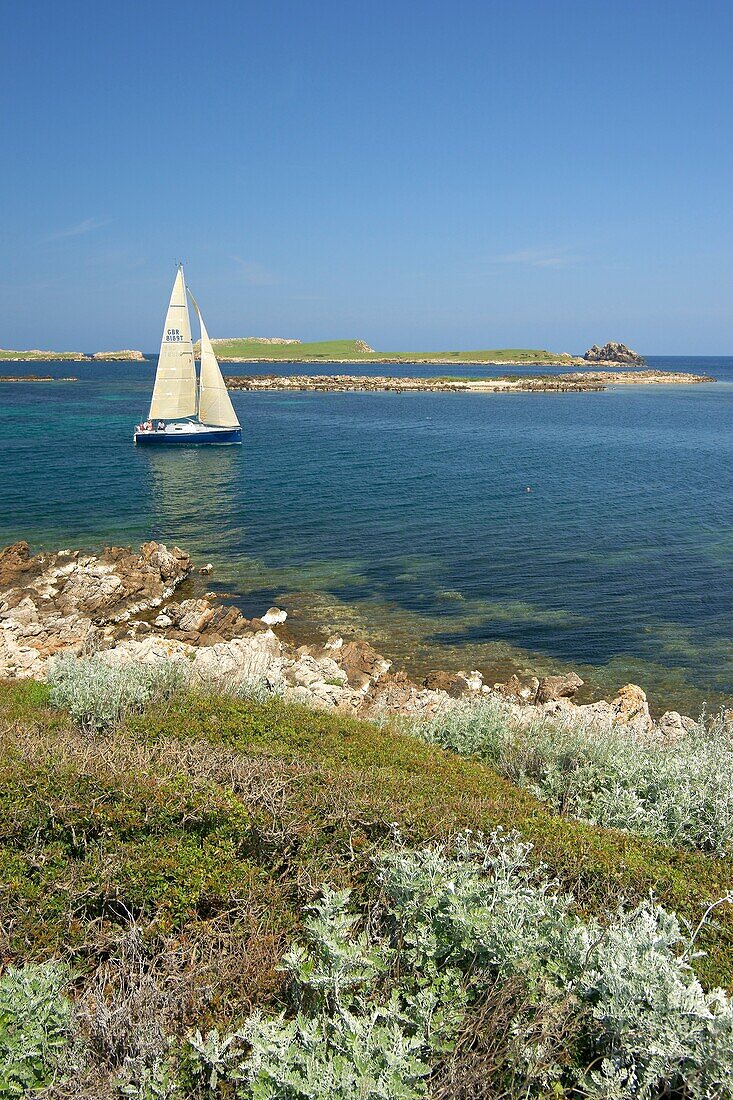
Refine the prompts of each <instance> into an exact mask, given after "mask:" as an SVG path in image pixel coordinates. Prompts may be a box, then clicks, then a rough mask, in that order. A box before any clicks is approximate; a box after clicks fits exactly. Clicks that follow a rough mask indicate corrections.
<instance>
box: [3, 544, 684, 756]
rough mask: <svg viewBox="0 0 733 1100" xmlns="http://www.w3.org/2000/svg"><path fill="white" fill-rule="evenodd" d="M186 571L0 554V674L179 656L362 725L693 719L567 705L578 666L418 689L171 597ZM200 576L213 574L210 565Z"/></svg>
mask: <svg viewBox="0 0 733 1100" xmlns="http://www.w3.org/2000/svg"><path fill="white" fill-rule="evenodd" d="M193 568H194V565H193V562H192V560H191V558H190V556H189V555H188V554H187V553H186V552H185V551H183V550H180V549H178V547H172V548H168V547H166V546H164V545H163V544H161V543H157V542H147V543H144V544H143V545H142V546H141V547H140V550H139V551H137V552H136V551H133V550H132V549H130V548H129V547H110V548H107V549H106V550H104V551H103V552H102V553H101V554H99V555H96V554H89V553H85V552H83V551H81V550H60V551H57V552H55V553H40V554H36V555H31V553H30V550H29V547H28V544H27V543H26V542H18V543H15V544H13V545H12V546H8V547H6V548H5V549H4V550H2V551H0V678H2V679H11V680H12V679H30V678H33V679H44V678H45V676H46V673H47V670H48V662H49V661H50V660H52V659H53V658H54V657H55V656H57V655H58V654H63V653H69V654H75V655H88V656H91V655H93V654H95V655H97V656H98V657H99V658H100V659H101V660H103V661H104V662H106V663H108V664H110V665H124V664H127V663H132V662H136V663H137V662H142V663H154V662H158V661H161V660H165V659H181V660H185V661H186V662H187V667H188V668H189V669H190V674H191V676H192V677H193V679H194V681H196V680H197V679H198V680H200V681H201V682H202V683H205V684H207V685H210V686H211V685H213V686H216V685H220V686H221V687H222V688H229V687H231V686H236V685H237V684H243V685H253V684H256V685H258V686H259V688H260V689H261V690H264V691H268V692H272V693H273V694H277V695H280V696H282V697H283V698H284V699H286V700H288V701H293V702H301V703H305V704H307V705H309V706H316V707H323V708H327V709H333V710H338V711H341V712H343V713H347V714H351V715H361V716H364V717H370V718H375V717H380V716H385V715H392V716H395V715H398V716H405V717H407V718H410V719H413V720H414V719H417V720H419V719H429V718H433V717H435V716H436V715H438V714H439V713H441V712H442V711H445V710H446V709H448V708H450V707H453V706H456V705H457V703H458V702H459V701H460V703H461V704H465V703H466V701H468V702H470V701H471V700H476V701H478V700H482V699H485V698H487V697H490V698H494V699H495V700H497V701H499V702H500V703H501V705H502V706H504V707H505V708H506V709H507V713H508V714H509V715H511V717H512V720H514V721H516V722H517V723H519V724H525V723H526V724H530V723H532V722H533V721H536V720H537V719H543V718H552V719H555V720H558V721H582V722H584V723H585V724H587V725H589V726H595V727H598V728H599V729H604V728H609V727H615V728H620V729H622V730H624V731H626V732H628V733H629V734H630V735H632V736H640V737H641V736H662V737H667V738H668V737H675V736H679V735H680V734H681V733H683V732H684V731H685V730H686V729H689V728H691V726H694V725H695V724H696V723H695V722H694V721H693V720H692V719H690V718H687V717H684V716H682V715H680V714H678V713H677V712H675V711H669V712H667V713H666V714H664V715H662V717H661V718H660V719H659V720H658V721H657V722H654V721H653V719H652V717H651V714H650V711H649V705H648V702H647V698H646V695H645V694H644V692H643V691H642V689H641V688H640V687H638V686H636V685H635V684H626V685H624V686H623V687H622V688H620V690H619V692H618V694H617V695H616V696H615V697H614V698H613V699H612V700H611V701H610V702H607V701H605V700H601V701H598V702H594V703H587V704H583V705H579V704H577V703H575V701H574V697H575V695H576V694H577V692H578V690H579V689H580V688H581V687H582V686H583V681H582V679H581V678H580V677H579V676H578V675H576V674H575V673H572V672H571V673H565V674H563V675H557V676H545V677H543V678H542V679H537V678H536V677H531V676H523V677H519V676H516V675H515V676H512V677H510V679H509V680H508V681H506V682H505V683H495V684H487V683H485V682H484V677H483V676H482V674H481V673H480V672H479V671H476V670H473V671H463V672H446V671H440V670H437V671H434V672H431V673H429V674H428V675H427V676H426V677H425V678H424V680H423V681H422V683H417V682H415V681H414V680H411V679H410V678H409V677H408V676H407V674H406V673H405V672H402V671H400V670H394V669H393V668H392V662H391V661H389V660H388V659H386V658H385V657H384V656H382V655H381V654H380V653H378V652H377V651H376V650H375V649H374V648H373V646H371V645H370V644H369V643H368V642H366V641H363V640H360V639H351V640H347V639H344V638H343V637H341V636H340V635H337V634H336V635H332V636H331V637H329V638H327V639H325V640H324V641H321V642H317V643H313V644H308V645H297V644H296V643H295V642H294V641H293V640H292V638H291V637H289V635H288V630H287V613H286V612H285V611H283V610H281V609H280V608H277V607H271V608H269V609H268V610H267V611H266V612H265V613H264V614H263V615H262V617H261V618H259V617H255V618H252V619H247V618H246V617H245V616H244V615H242V613H241V612H240V611H239V609H238V608H237V607H235V606H233V605H227V604H225V603H223V602H222V600H221V599H220V598H219V597H218V596H216V595H215V594H214V593H207V594H206V595H204V596H200V597H191V598H187V599H183V600H178V599H175V598H174V596H175V595H176V589H177V588H178V586H179V585H180V584H181V583H182V582H183V581H184V580H185V579H186V578H187V577H188V576H189V575H190V574H191V573H192V571H193ZM198 572H199V573H200V574H202V575H207V574H208V573H210V572H211V566H209V565H205V566H203V567H201V568H200V569H199V570H198Z"/></svg>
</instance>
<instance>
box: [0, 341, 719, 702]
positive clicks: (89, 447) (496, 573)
mask: <svg viewBox="0 0 733 1100" xmlns="http://www.w3.org/2000/svg"><path fill="white" fill-rule="evenodd" d="M650 363H651V365H653V366H668V367H674V368H676V369H689V370H694V371H697V372H708V373H711V374H713V375H714V376H715V377H716V378H717V379H719V381H717V382H716V383H714V384H709V385H701V386H694V387H659V388H656V387H633V388H632V387H619V388H616V389H609V390H607V391H606V392H604V393H588V394H515V395H468V394H348V393H343V394H284V393H271V394H261V393H258V394H246V393H235V394H234V395H233V400H234V404H235V407H236V408H237V411H238V414H239V416H240V419H241V421H242V425H243V427H244V438H245V443H244V446H242V447H240V448H227V449H216V448H212V449H201V450H190V451H188V450H187V451H171V452H166V451H148V450H146V449H142V448H139V449H135V448H134V447H133V445H132V439H131V435H132V428H133V426H134V423H135V422H136V420H138V419H140V418H141V417H142V416H143V415H144V414H145V412H146V408H147V402H148V400H149V394H150V389H151V386H152V378H153V371H154V363H149V364H146V365H144V366H140V365H135V364H102V365H86V364H52V365H50V364H40V363H34V364H7V365H3V366H2V373H12V374H23V373H40V374H47V373H52V374H54V375H57V376H58V375H64V374H66V375H68V374H74V375H76V376H78V377H79V379H80V381H79V382H76V383H69V384H63V383H59V384H54V385H40V384H37V385H34V384H24V383H13V384H5V385H2V386H0V402H1V404H0V460H1V461H2V470H3V479H2V488H1V489H0V502H1V503H2V508H1V510H0V542H3V543H4V542H10V541H14V540H16V539H19V538H26V539H28V540H29V541H30V542H31V544H32V545H33V546H34V548H39V547H41V546H45V547H58V546H62V545H63V546H71V545H73V546H90V547H98V546H101V545H103V544H104V543H117V544H120V543H122V544H135V543H139V542H142V541H144V540H146V539H148V538H151V537H152V538H159V539H162V540H164V541H170V542H176V543H178V544H179V545H181V546H183V547H185V548H187V549H189V550H190V551H191V552H192V553H193V554H194V555H195V556H196V558H197V560H198V561H199V562H201V561H211V562H213V563H214V565H215V573H214V574H213V577H212V587H214V588H217V587H218V589H219V590H220V591H228V592H232V593H235V594H236V597H237V599H238V601H239V602H240V604H241V605H242V607H243V608H244V609H245V611H247V612H249V613H254V612H261V611H262V610H263V609H264V607H265V606H267V605H268V604H269V603H270V602H273V601H277V602H280V603H283V604H284V605H285V606H286V607H287V608H288V609H289V610H290V611H291V620H290V621H291V623H292V628H293V630H294V631H295V632H296V633H302V634H303V635H307V634H308V633H309V632H312V631H314V630H315V629H316V628H318V627H324V628H325V629H332V628H340V629H345V630H353V631H355V632H356V631H358V632H359V633H360V634H366V635H368V636H370V637H372V638H373V640H374V641H375V642H376V643H377V644H378V645H380V646H381V648H382V649H383V650H384V651H386V652H388V654H389V655H390V656H393V657H394V658H395V659H396V660H398V661H399V662H400V663H406V664H407V665H408V667H410V668H411V669H413V670H414V671H418V670H420V669H424V668H426V667H466V666H470V667H478V668H481V669H482V670H484V671H485V672H486V673H487V675H488V676H490V677H491V676H498V675H504V674H505V673H506V672H508V671H511V670H512V669H514V668H518V669H522V668H527V669H529V668H532V669H538V670H540V671H543V670H550V669H560V668H565V667H567V666H572V667H574V668H577V669H579V670H580V671H581V674H584V675H585V676H586V677H588V679H589V693H590V694H595V695H598V694H601V693H607V692H608V691H609V690H611V689H612V688H615V687H617V686H618V685H619V684H621V683H623V682H625V681H627V680H629V679H632V680H635V681H636V682H639V683H641V684H642V685H643V686H644V687H645V688H646V689H647V691H648V692H649V694H650V697H651V699H652V701H653V703H654V705H655V706H656V707H657V709H659V708H664V707H667V706H675V707H681V708H683V709H686V710H687V711H688V712H690V711H692V712H694V711H695V710H696V709H697V708H699V706H700V705H701V704H702V702H703V701H704V700H707V701H708V703H709V704H711V705H717V704H718V703H720V702H722V701H723V700H725V699H728V700H730V699H731V698H733V479H732V478H731V469H732V468H733V359H669V360H661V359H658V360H650ZM262 369H263V368H262V367H247V366H242V367H236V366H232V365H228V366H227V367H226V371H227V372H229V373H235V372H239V373H252V372H253V371H254V370H262ZM303 369H304V368H303V367H302V366H300V365H299V366H298V367H297V368H292V367H288V366H287V365H281V367H280V370H281V371H282V372H283V373H287V372H290V371H291V370H297V371H298V372H302V371H303ZM312 370H313V372H314V373H327V372H332V373H337V372H340V373H344V372H345V371H348V370H352V371H354V372H355V373H364V371H363V369H362V368H361V367H358V368H356V367H354V368H348V367H344V366H341V365H339V366H333V367H331V366H329V365H327V364H325V365H319V366H318V367H317V368H315V367H314V368H312ZM384 371H385V368H384V367H375V368H373V371H372V373H384ZM445 372H446V368H445V367H441V368H438V369H434V370H433V369H431V368H422V367H415V368H413V373H416V374H422V373H433V374H440V373H443V374H444V373H445ZM400 373H408V370H407V369H405V370H404V371H403V370H402V368H400ZM459 373H475V374H479V375H486V374H490V373H502V371H501V370H496V371H494V372H492V371H491V370H487V369H482V368H474V369H471V368H466V369H465V371H464V370H463V369H461V371H460V372H459ZM528 486H529V487H531V492H529V493H528V492H527V491H526V489H527V487H528Z"/></svg>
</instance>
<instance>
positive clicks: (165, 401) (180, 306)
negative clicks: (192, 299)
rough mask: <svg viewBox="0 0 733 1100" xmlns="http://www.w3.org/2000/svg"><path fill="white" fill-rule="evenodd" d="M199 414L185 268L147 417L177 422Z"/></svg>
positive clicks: (174, 297)
mask: <svg viewBox="0 0 733 1100" xmlns="http://www.w3.org/2000/svg"><path fill="white" fill-rule="evenodd" d="M195 413H196V367H195V364H194V361H193V344H192V343H191V322H190V320H189V316H188V302H187V301H186V283H185V280H184V278H183V268H182V267H179V268H178V273H177V275H176V281H175V282H174V284H173V291H172V293H171V300H170V305H169V306H168V313H167V314H166V318H165V328H164V329H163V339H162V340H161V344H160V357H159V359H158V370H157V371H156V374H155V386H154V387H153V399H152V401H151V402H150V412H149V413H148V416H149V417H150V419H151V420H158V419H163V420H175V419H176V418H177V417H181V416H194V415H195Z"/></svg>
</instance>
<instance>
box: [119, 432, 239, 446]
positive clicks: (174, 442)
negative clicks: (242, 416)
mask: <svg viewBox="0 0 733 1100" xmlns="http://www.w3.org/2000/svg"><path fill="white" fill-rule="evenodd" d="M134 439H135V443H138V444H141V445H143V446H145V447H199V446H201V445H202V444H205V443H219V444H231V443H241V442H242V429H241V428H212V429H211V430H210V431H203V432H202V431H198V432H187V431H185V430H183V431H178V430H176V431H162V432H135V436H134Z"/></svg>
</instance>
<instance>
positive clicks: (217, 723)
mask: <svg viewBox="0 0 733 1100" xmlns="http://www.w3.org/2000/svg"><path fill="white" fill-rule="evenodd" d="M47 699H48V695H47V690H46V689H45V687H43V686H42V685H38V684H20V685H13V686H11V685H4V686H0V930H1V931H0V953H2V956H3V957H4V958H6V959H13V960H15V961H19V962H20V961H26V960H28V959H35V960H38V959H44V958H47V957H49V956H50V955H54V954H58V953H63V955H64V956H65V957H71V958H73V959H74V960H75V961H76V964H77V965H79V966H81V967H83V968H84V967H86V968H92V969H93V968H94V966H95V965H96V962H97V960H98V959H100V958H103V957H104V953H105V951H107V950H108V944H109V942H110V937H111V936H113V933H114V930H115V929H118V930H119V929H120V928H122V927H124V926H125V925H126V923H127V921H128V920H129V919H130V918H132V919H134V920H135V922H136V923H137V925H138V927H140V928H142V929H144V930H145V934H146V935H147V936H148V937H151V938H153V939H155V938H156V937H158V938H166V937H168V938H169V939H170V937H175V939H176V943H179V944H180V943H184V944H185V946H186V950H188V949H189V948H190V950H191V951H192V952H194V951H200V952H202V953H203V954H206V951H208V952H209V954H210V953H211V952H212V951H217V952H219V953H220V954H221V953H222V952H223V955H222V957H221V958H219V956H218V955H217V960H218V961H217V966H216V972H217V974H219V975H223V977H220V979H219V980H220V982H221V983H223V984H222V986H221V988H218V989H217V990H216V992H215V995H214V994H212V995H211V999H210V1003H209V1008H208V1011H209V1012H210V1014H211V1018H212V1019H217V1020H218V1019H221V1018H228V1014H229V1013H231V1011H233V1009H232V1005H235V1006H237V1005H238V1006H240V1008H241V1004H242V1003H245V1002H246V1003H247V1004H250V1005H253V1004H265V1003H268V1002H270V1001H271V1000H272V999H273V998H275V999H277V996H278V993H277V990H278V988H279V983H280V979H279V977H278V975H277V970H276V967H277V964H278V961H279V959H280V957H281V954H282V951H283V949H284V947H285V946H286V944H287V943H288V942H289V941H290V940H291V939H292V937H293V935H295V934H296V933H297V930H298V927H299V925H300V921H301V914H302V911H303V906H304V904H305V903H307V902H308V901H309V900H310V899H312V897H313V895H314V892H315V891H316V890H317V889H318V888H319V887H320V886H321V885H323V884H324V883H326V882H328V883H331V884H332V885H334V886H337V887H343V886H350V887H352V888H353V889H355V890H356V892H357V895H359V894H363V893H364V892H366V893H367V894H368V891H369V889H370V885H369V884H370V882H371V881H372V874H371V856H372V854H373V852H374V850H375V847H380V846H382V845H385V844H387V843H389V837H390V827H391V824H392V823H396V824H398V825H399V827H400V829H401V831H402V835H403V836H404V838H405V840H406V841H407V842H410V843H412V842H415V843H423V842H425V841H430V840H434V839H438V838H443V837H447V836H450V835H453V834H455V833H456V832H457V831H460V830H462V829H465V828H470V829H477V830H484V831H491V830H493V829H495V828H496V827H498V826H501V827H503V828H506V829H509V830H514V829H516V830H518V832H519V833H520V834H521V835H522V837H523V838H525V839H527V840H529V841H531V842H532V843H533V844H534V845H535V853H536V855H537V857H538V858H540V859H542V860H544V861H545V862H546V863H547V865H548V866H549V868H550V871H551V873H552V874H554V875H556V876H557V877H558V878H559V879H560V881H561V882H562V883H563V885H564V886H566V887H567V888H568V889H571V890H573V892H574V893H575V895H576V897H578V899H579V904H580V905H581V907H582V908H583V910H584V911H586V912H589V913H590V912H595V913H598V914H604V913H606V912H608V911H609V910H613V909H615V907H616V905H617V904H618V902H619V901H620V900H621V899H622V898H624V899H626V900H627V901H628V902H633V901H637V900H639V899H642V898H644V897H645V896H647V894H648V892H649V891H650V890H653V891H654V892H655V894H656V895H657V896H658V897H659V899H660V900H662V901H663V903H664V904H665V905H666V906H668V907H669V908H671V909H674V910H675V911H676V912H677V913H678V914H679V915H680V916H681V917H683V918H685V919H686V920H688V921H689V922H690V923H691V924H692V925H693V927H694V926H695V925H696V924H697V923H698V922H699V920H700V919H701V917H702V916H703V913H704V912H705V910H706V908H707V906H708V905H709V904H710V903H712V902H715V901H716V900H718V899H719V898H720V897H722V896H723V895H724V894H725V893H726V892H727V890H729V888H730V883H731V881H732V880H733V861H731V860H726V859H720V858H714V857H711V856H706V855H703V854H701V853H699V852H694V851H682V850H679V849H676V848H673V847H671V846H667V845H664V844H659V843H655V842H652V841H648V840H643V839H640V838H638V837H635V836H632V835H630V834H628V833H624V832H617V831H614V830H610V829H602V828H599V827H594V826H591V825H586V824H583V823H581V822H578V821H574V820H572V819H569V818H566V817H563V816H561V815H560V814H558V813H554V812H552V810H550V809H549V808H548V807H547V806H546V805H543V804H542V803H541V802H539V801H537V800H536V799H535V798H533V797H532V796H531V795H530V794H529V793H528V792H526V791H523V790H521V789H520V788H518V787H517V786H515V785H514V784H512V783H511V782H509V781H508V780H505V779H503V778H501V777H500V776H499V775H497V774H496V773H495V772H494V771H493V770H492V769H491V768H490V767H488V766H487V765H485V764H483V763H481V762H479V761H476V760H470V759H463V758H461V757H458V756H456V755H454V754H452V753H449V752H446V751H444V750H442V749H440V748H438V747H436V746H434V745H427V744H423V743H421V742H420V741H418V740H416V739H415V738H413V737H410V736H408V735H405V734H401V733H398V732H396V731H395V730H391V729H389V728H380V727H377V726H374V725H372V724H370V723H367V722H359V721H356V720H350V719H347V718H344V717H341V716H338V715H335V714H332V713H315V712H311V711H309V710H306V709H304V708H302V707H298V706H292V705H285V704H282V703H280V702H278V701H271V702H268V703H265V704H257V703H252V702H244V701H241V700H234V699H231V698H225V697H212V698H202V697H199V696H191V695H180V696H176V697H174V698H173V699H172V700H168V701H167V702H164V703H159V704H155V705H153V706H152V707H150V708H149V709H148V710H147V711H146V712H145V713H144V714H142V715H138V716H135V717H132V718H128V719H127V720H126V722H124V723H123V724H122V725H121V726H120V727H119V728H118V729H116V730H114V731H112V732H111V733H109V734H106V735H104V736H103V737H99V738H96V739H95V738H90V737H89V736H88V735H83V734H82V733H80V732H79V731H78V730H77V729H75V728H74V726H73V724H72V723H71V721H70V719H69V718H68V717H66V716H65V715H63V714H61V713H60V712H59V711H56V710H54V709H52V708H51V707H49V706H48V702H47ZM222 928H226V936H224V935H223V932H222ZM699 942H700V943H701V946H703V947H704V948H705V949H706V950H707V952H708V954H707V956H706V958H705V959H702V960H700V961H699V964H697V970H698V973H699V974H700V975H701V977H702V979H703V980H704V981H706V982H707V983H709V984H722V985H725V986H728V987H730V986H733V907H731V906H722V907H720V908H719V909H718V910H716V913H715V919H714V920H713V921H712V923H711V924H710V925H709V926H708V927H707V928H706V929H705V931H704V933H703V935H702V936H701V938H700V941H699ZM202 943H205V944H208V947H207V948H206V950H204V948H203V947H201V944H202ZM222 943H225V946H224V947H222V946H221V945H222ZM212 944H213V945H214V946H212ZM243 952H244V953H245V954H246V957H247V960H248V961H247V964H246V965H245V966H242V964H241V957H242V953H243ZM230 955H231V958H230ZM232 959H234V960H235V961H236V965H234V963H233V962H232ZM227 960H229V961H228V962H227Z"/></svg>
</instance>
